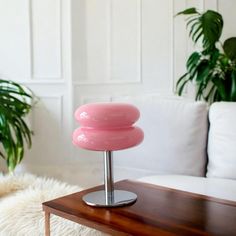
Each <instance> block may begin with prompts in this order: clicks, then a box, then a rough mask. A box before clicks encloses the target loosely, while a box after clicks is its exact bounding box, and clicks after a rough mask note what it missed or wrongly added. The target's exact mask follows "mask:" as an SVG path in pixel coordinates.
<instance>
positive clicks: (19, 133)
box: [0, 79, 33, 172]
mask: <svg viewBox="0 0 236 236" xmlns="http://www.w3.org/2000/svg"><path fill="white" fill-rule="evenodd" d="M32 99H33V95H32V92H31V91H30V90H29V89H27V88H26V87H23V86H21V85H19V84H17V83H15V82H12V81H7V80H2V79H0V142H1V150H0V155H1V156H2V157H3V158H4V159H5V160H6V163H7V167H8V170H9V172H12V171H13V170H14V169H15V167H16V165H17V164H19V163H20V161H21V160H22V158H23V155H24V146H25V144H27V145H28V147H29V148H30V147H31V135H32V132H31V131H30V129H29V128H28V126H27V124H26V123H25V121H24V117H25V115H26V114H28V113H29V111H30V110H31V107H32V105H31V102H32Z"/></svg>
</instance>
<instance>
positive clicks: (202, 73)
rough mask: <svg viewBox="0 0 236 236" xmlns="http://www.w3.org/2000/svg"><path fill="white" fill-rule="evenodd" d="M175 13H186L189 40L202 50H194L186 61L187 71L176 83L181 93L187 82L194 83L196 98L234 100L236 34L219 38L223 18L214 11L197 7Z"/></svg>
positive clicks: (212, 100) (235, 96) (235, 93)
mask: <svg viewBox="0 0 236 236" xmlns="http://www.w3.org/2000/svg"><path fill="white" fill-rule="evenodd" d="M177 15H187V16H188V18H187V28H188V29H189V36H190V37H191V39H192V41H193V42H194V43H195V44H197V43H199V44H200V45H199V46H200V47H201V50H199V51H194V52H193V53H192V54H191V55H190V56H189V58H188V60H187V63H186V70H187V71H186V73H185V74H184V75H183V76H181V77H180V78H179V80H178V81H177V84H176V87H177V92H178V94H179V95H181V94H182V92H183V90H184V88H185V86H186V85H187V84H188V83H189V82H193V83H195V84H196V97H195V98H196V100H200V99H204V100H206V101H207V102H209V103H212V102H214V101H236V37H232V38H228V39H226V40H225V41H224V42H223V43H222V42H221V41H220V37H221V33H222V30H223V18H222V16H221V14H219V13H218V12H216V11H212V10H207V11H205V12H203V13H199V12H198V11H197V10H196V8H189V9H186V10H184V11H182V12H180V13H178V14H177Z"/></svg>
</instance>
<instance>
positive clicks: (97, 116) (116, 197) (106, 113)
mask: <svg viewBox="0 0 236 236" xmlns="http://www.w3.org/2000/svg"><path fill="white" fill-rule="evenodd" d="M139 115H140V113H139V111H138V109H137V108H136V107H135V106H133V105H130V104H125V103H92V104H86V105H83V106H81V107H79V108H78V109H77V110H76V112H75V118H76V120H77V121H78V122H79V123H80V125H81V127H80V128H78V129H76V130H75V131H74V133H73V144H74V145H75V146H78V147H81V148H84V149H88V150H93V151H103V152H104V185H105V189H104V190H102V191H96V192H91V193H88V194H86V195H85V196H84V197H83V200H84V202H85V203H86V204H88V205H90V206H97V207H104V206H105V207H116V206H124V205H127V204H131V203H133V202H135V201H136V199H137V195H136V194H134V193H132V192H128V191H123V190H114V181H113V163H112V151H115V150H122V149H126V148H130V147H134V146H136V145H138V144H139V143H141V142H142V140H143V137H144V135H143V131H142V130H141V129H140V128H138V127H136V126H133V124H134V123H135V122H136V121H137V120H138V119H139Z"/></svg>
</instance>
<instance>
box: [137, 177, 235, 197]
mask: <svg viewBox="0 0 236 236" xmlns="http://www.w3.org/2000/svg"><path fill="white" fill-rule="evenodd" d="M139 181H141V182H144V183H149V184H155V185H160V186H164V187H167V188H173V189H178V190H183V191H187V192H192V193H197V194H202V195H206V196H210V197H216V198H221V199H225V200H229V201H236V181H235V180H232V179H219V178H204V177H195V176H184V175H156V176H147V177H143V178H140V179H139Z"/></svg>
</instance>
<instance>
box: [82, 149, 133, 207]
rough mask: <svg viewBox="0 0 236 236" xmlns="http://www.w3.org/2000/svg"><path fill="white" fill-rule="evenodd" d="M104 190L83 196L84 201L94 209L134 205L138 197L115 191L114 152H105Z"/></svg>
mask: <svg viewBox="0 0 236 236" xmlns="http://www.w3.org/2000/svg"><path fill="white" fill-rule="evenodd" d="M104 187H105V189H104V190H101V191H96V192H91V193H88V194H86V195H84V196H83V201H84V202H85V203H86V204H87V205H89V206H93V207H119V206H126V205H129V204H132V203H134V202H135V201H136V200H137V195H136V194H135V193H132V192H128V191H124V190H114V181H113V164H112V152H111V151H105V152H104Z"/></svg>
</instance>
